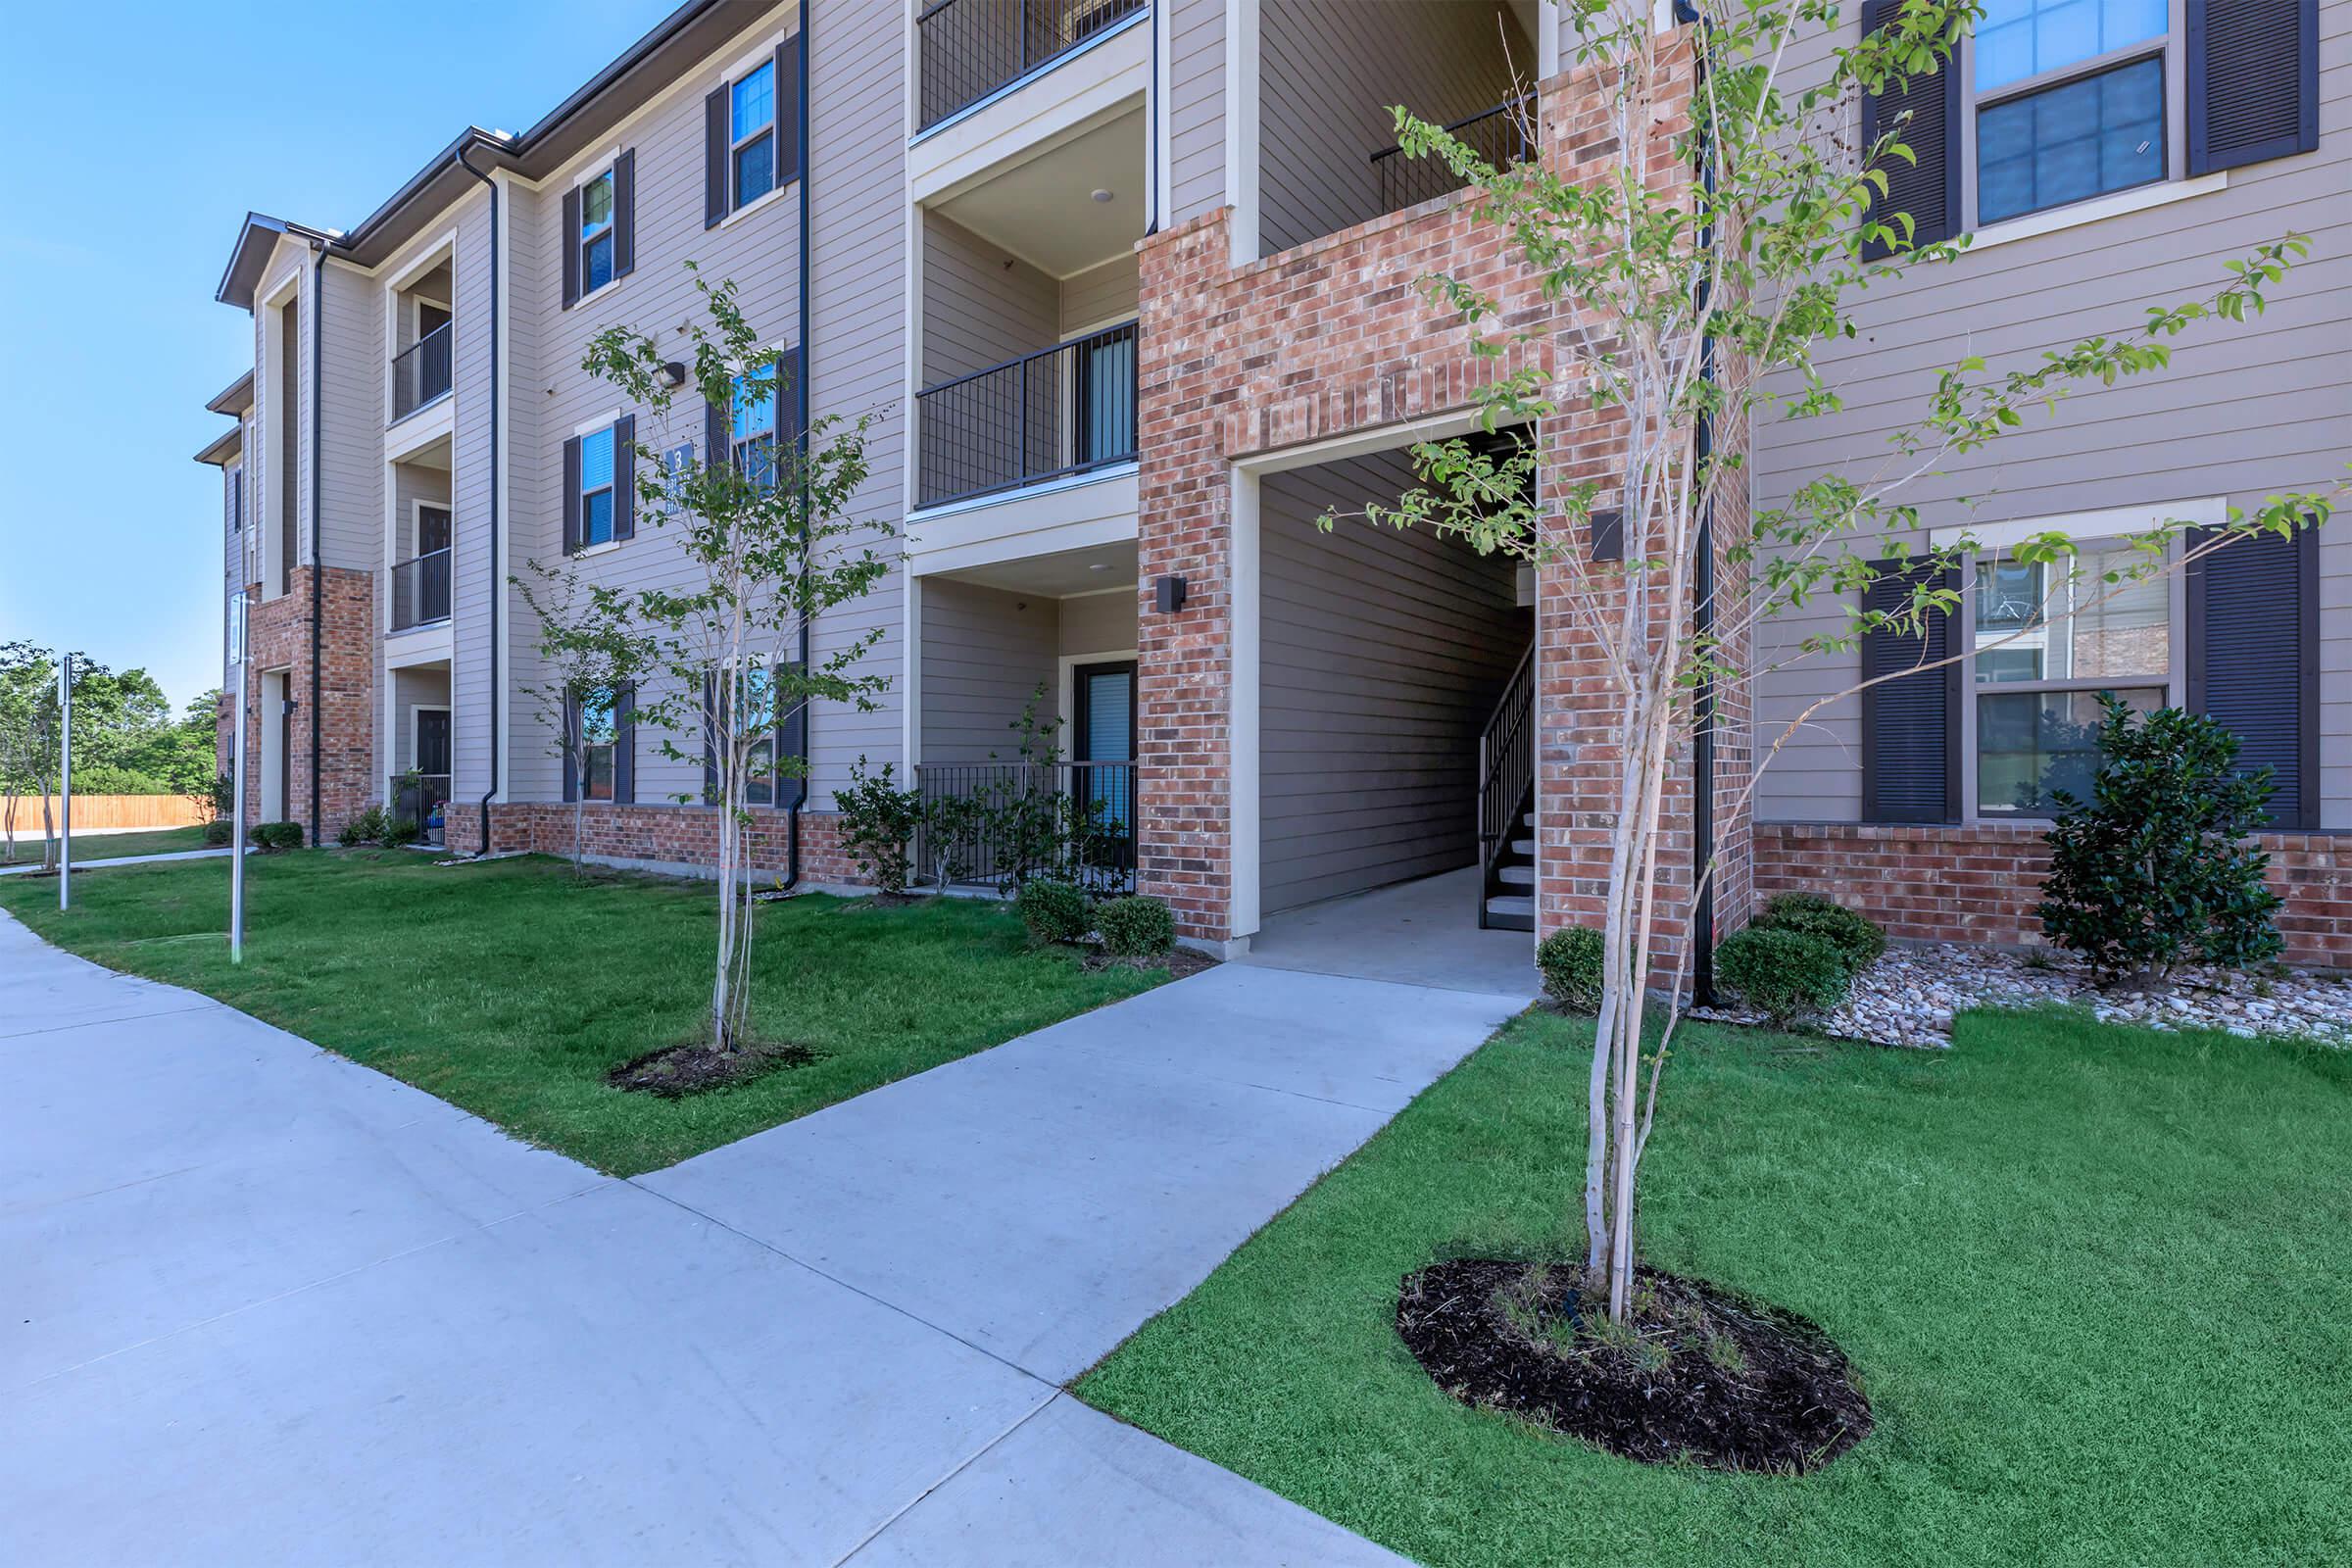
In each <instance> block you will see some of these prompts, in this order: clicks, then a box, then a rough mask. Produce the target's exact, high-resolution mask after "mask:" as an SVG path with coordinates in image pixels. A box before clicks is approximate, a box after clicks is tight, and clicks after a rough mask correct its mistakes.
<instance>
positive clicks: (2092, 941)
mask: <svg viewBox="0 0 2352 1568" xmlns="http://www.w3.org/2000/svg"><path fill="white" fill-rule="evenodd" d="M2291 673H2292V672H2291V671H2289V672H2287V674H2291ZM2287 674H2282V675H2281V676H2280V677H2279V678H2280V679H2285V678H2287ZM2099 705H2100V707H2101V708H2102V709H2103V710H2104V711H2105V714H2106V716H2105V717H2104V718H2102V719H2101V720H2100V722H2099V766H2098V772H2097V774H2096V775H2095V776H2094V777H2093V778H2092V780H2091V798H2090V799H2089V800H2088V801H2081V800H2077V799H2076V798H2075V797H2074V796H2073V795H2071V794H2069V793H2067V792H2066V791H2064V790H2053V791H2051V792H2050V794H2051V799H2052V800H2053V801H2055V802H2056V803H2057V808H2058V820H2057V821H2056V823H2054V824H2053V825H2052V826H2051V828H2050V831H2049V842H2050V874H2049V875H2048V876H2047V877H2046V878H2044V879H2043V881H2042V884H2041V893H2042V903H2041V906H2040V907H2039V910H2038V911H2037V912H2038V913H2039V914H2040V915H2041V925H2042V929H2043V930H2044V931H2046V932H2047V933H2048V934H2049V937H2050V940H2051V941H2053V942H2056V943H2058V944H2059V945H2060V946H2061V947H2066V948H2071V949H2073V950H2074V951H2075V952H2076V953H2079V954H2081V955H2082V957H2083V958H2084V959H2086V960H2087V961H2088V962H2089V964H2090V966H2091V969H2092V971H2093V972H2094V973H2095V974H2097V975H2098V977H2099V978H2100V979H2101V980H2102V981H2109V982H2112V981H2115V980H2118V979H2125V978H2130V979H2131V980H2133V981H2136V982H2138V983H2140V984H2148V983H2153V982H2156V981H2160V980H2161V979H2162V978H2163V977H2164V976H2165V975H2166V974H2167V973H2168V972H2170V971H2171V969H2172V968H2173V967H2174V966H2175V965H2176V964H2180V963H2184V962H2190V961H2201V962H2205V963H2213V964H2221V965H2224V966H2226V967H2229V968H2233V969H2239V968H2244V967H2246V966H2248V965H2250V964H2256V963H2261V962H2264V961H2266V960H2268V959H2271V958H2275V957H2277V956H2278V953H2279V951H2280V949H2281V947H2282V946H2283V944H2282V942H2281V940H2280V938H2279V935H2278V924H2277V922H2276V917H2277V915H2278V902H2279V901H2278V894H2276V893H2273V892H2272V891H2271V890H2270V888H2269V887H2268V886H2267V885H2265V883H2264V881H2263V873H2264V872H2265V871H2266V870H2268V869H2269V867H2270V857H2269V856H2267V855H2265V854H2263V853H2262V851H2261V850H2259V849H2257V848H2255V846H2254V845H2253V844H2252V843H2251V842H2250V841H2249V837H2248V836H2249V835H2250V834H2252V833H2253V832H2254V831H2255V830H2256V829H2258V828H2260V827H2261V826H2262V825H2263V823H2264V822H2265V821H2266V820H2267V818H2268V816H2269V808H2270V801H2271V773H2272V770H2271V769H2270V768H2267V767H2264V768H2258V769H2255V770H2254V771H2252V772H2249V773H2240V772H2239V771H2237V767H2236V763H2237V737H2236V736H2234V735H2232V734H2230V733H2229V730H2227V729H2225V728H2224V727H2222V726H2221V725H2220V724H2218V723H2216V722H2214V721H2213V720H2212V719H2210V718H2204V717H2200V716H2198V715H2196V714H2192V713H2186V712H2183V711H2180V709H2178V708H2165V709H2159V710H2158V711H2155V712H2153V713H2150V714H2148V715H2147V718H2146V719H2145V720H2144V721H2143V722H2140V723H2136V724H2135V723H2133V722H2132V714H2131V709H2130V708H2128V707H2126V706H2125V704H2124V703H2123V701H2122V700H2121V699H2119V698H2117V697H2115V696H2113V695H2112V694H2110V693H2106V692H2102V693H2100V694H2099Z"/></svg>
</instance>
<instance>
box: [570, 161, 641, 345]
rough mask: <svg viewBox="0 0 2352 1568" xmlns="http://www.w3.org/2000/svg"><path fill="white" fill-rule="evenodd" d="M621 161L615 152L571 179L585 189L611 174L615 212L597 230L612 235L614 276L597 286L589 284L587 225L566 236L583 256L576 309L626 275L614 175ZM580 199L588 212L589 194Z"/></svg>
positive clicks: (582, 189) (575, 250)
mask: <svg viewBox="0 0 2352 1568" xmlns="http://www.w3.org/2000/svg"><path fill="white" fill-rule="evenodd" d="M619 162H620V154H619V153H617V152H615V153H613V155H612V156H611V157H609V158H607V159H606V160H605V161H604V162H603V163H600V164H592V165H590V166H589V167H588V168H587V169H584V170H582V171H581V172H579V174H577V175H576V176H574V178H573V179H572V182H571V187H572V189H574V190H577V191H581V192H585V191H586V190H587V189H588V187H589V186H591V185H593V184H595V183H596V182H597V181H598V180H600V179H605V178H608V177H611V178H612V179H613V211H612V213H611V214H610V215H609V216H608V217H607V218H606V219H605V226H604V227H603V228H601V229H599V230H598V231H597V232H598V233H599V234H611V235H613V275H612V276H611V277H608V278H606V279H605V280H604V281H603V282H602V283H599V284H597V285H596V287H594V288H590V287H589V286H588V241H589V239H590V237H591V236H590V235H589V234H588V232H587V230H586V229H585V228H578V229H574V230H573V231H572V232H570V233H569V234H566V235H564V244H566V245H568V246H570V247H571V248H572V250H573V252H574V253H575V254H576V255H577V256H578V257H579V259H580V292H579V295H578V296H577V297H576V298H575V299H573V300H572V302H571V304H572V308H573V309H574V310H577V309H578V308H579V307H581V306H583V305H585V304H587V303H588V302H589V301H590V300H592V299H595V298H596V297H597V296H598V295H600V294H608V293H611V292H612V291H613V289H615V288H618V287H619V286H620V280H621V278H622V277H623V276H625V275H626V274H624V273H623V272H621V271H620V270H619V269H620V237H619V236H620V180H619V179H618V177H616V176H614V175H613V170H614V167H615V166H616V165H617V164H618V163H619ZM580 201H581V211H582V212H583V213H585V212H586V211H587V197H586V196H585V195H582V197H581V198H580ZM560 211H561V209H559V212H560ZM557 221H559V222H561V221H563V220H562V218H561V217H559V218H558V220H557ZM583 221H584V220H583Z"/></svg>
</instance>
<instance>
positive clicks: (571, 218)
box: [564, 185, 580, 311]
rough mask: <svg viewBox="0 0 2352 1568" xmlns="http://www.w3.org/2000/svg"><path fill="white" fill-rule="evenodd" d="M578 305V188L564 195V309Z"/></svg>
mask: <svg viewBox="0 0 2352 1568" xmlns="http://www.w3.org/2000/svg"><path fill="white" fill-rule="evenodd" d="M579 303H580V187H579V186H577V185H574V186H572V187H571V189H569V190H567V191H565V192H564V309H565V310H567V311H568V310H570V309H571V308H572V307H573V306H574V305H577V304H579Z"/></svg>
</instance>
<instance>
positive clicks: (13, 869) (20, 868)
mask: <svg viewBox="0 0 2352 1568" xmlns="http://www.w3.org/2000/svg"><path fill="white" fill-rule="evenodd" d="M235 853H236V852H235V851H234V850H171V851H167V852H166V853H164V854H162V855H125V856H123V858H121V859H119V860H109V859H89V860H85V859H83V858H81V857H79V856H75V857H74V858H73V869H74V870H75V871H76V872H81V871H94V870H96V869H97V868H98V867H100V866H102V865H154V864H157V863H158V862H160V861H164V860H220V859H225V858H228V857H229V856H231V855H233V854H235ZM246 853H247V854H248V855H250V854H252V853H253V852H252V851H250V850H248V851H246ZM41 869H42V866H41V864H40V862H39V861H37V860H36V861H34V862H32V863H31V864H29V865H0V876H25V875H28V874H30V873H32V872H35V871H38V870H41Z"/></svg>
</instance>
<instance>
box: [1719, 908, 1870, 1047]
mask: <svg viewBox="0 0 2352 1568" xmlns="http://www.w3.org/2000/svg"><path fill="white" fill-rule="evenodd" d="M1715 978H1716V979H1717V980H1718V981H1720V982H1721V983H1722V984H1723V985H1724V986H1725V987H1726V988H1727V989H1729V990H1731V991H1733V992H1736V993H1738V995H1739V996H1740V999H1741V1000H1743V1001H1744V1002H1746V1004H1747V1005H1749V1006H1751V1007H1753V1008H1755V1009H1756V1010H1757V1011H1759V1012H1761V1013H1763V1014H1764V1016H1766V1017H1767V1018H1770V1019H1771V1020H1772V1021H1773V1022H1774V1023H1775V1024H1779V1025H1782V1026H1783V1027H1786V1026H1787V1025H1788V1024H1789V1023H1791V1022H1793V1021H1795V1020H1796V1019H1798V1018H1801V1017H1803V1016H1805V1015H1806V1014H1807V1013H1814V1012H1827V1011H1829V1010H1830V1009H1831V1008H1832V1007H1835V1006H1837V1005H1838V1004H1839V1003H1841V1002H1843V1001H1844V1000H1845V998H1846V993H1847V992H1849V991H1851V990H1852V989H1853V984H1854V971H1853V969H1852V967H1851V966H1850V965H1848V964H1847V962H1846V957H1845V955H1844V954H1843V953H1841V952H1840V951H1838V947H1837V946H1836V945H1835V944H1834V943H1832V942H1831V941H1830V939H1829V938H1827V937H1822V936H1816V935H1814V934H1813V933H1812V932H1810V931H1790V930H1786V929H1784V928H1781V927H1777V926H1765V925H1751V926H1749V927H1748V928H1747V929H1746V930H1744V931H1740V932H1738V933H1736V934H1734V935H1732V936H1730V937H1727V938H1725V939H1724V941H1723V943H1722V945H1721V946H1719V947H1717V948H1716V950H1715Z"/></svg>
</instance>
